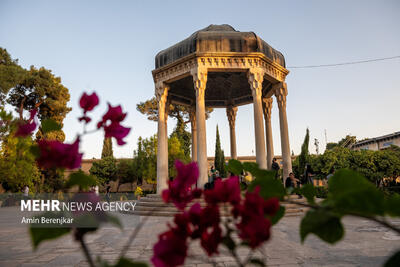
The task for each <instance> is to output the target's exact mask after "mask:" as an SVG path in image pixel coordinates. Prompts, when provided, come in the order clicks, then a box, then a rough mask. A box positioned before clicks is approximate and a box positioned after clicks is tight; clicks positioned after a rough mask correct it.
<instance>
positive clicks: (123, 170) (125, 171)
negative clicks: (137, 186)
mask: <svg viewBox="0 0 400 267" xmlns="http://www.w3.org/2000/svg"><path fill="white" fill-rule="evenodd" d="M116 176H117V181H118V189H119V186H120V184H124V183H133V182H135V181H136V180H137V176H136V175H135V169H134V165H133V160H132V159H121V160H119V162H118V164H117V174H116ZM118 189H117V191H118ZM132 189H133V188H132Z"/></svg>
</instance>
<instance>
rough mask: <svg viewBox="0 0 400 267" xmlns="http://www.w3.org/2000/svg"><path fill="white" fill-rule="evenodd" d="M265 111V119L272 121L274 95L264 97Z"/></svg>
mask: <svg viewBox="0 0 400 267" xmlns="http://www.w3.org/2000/svg"><path fill="white" fill-rule="evenodd" d="M262 101H263V111H264V119H265V120H266V121H271V110H272V102H273V99H272V97H268V98H263V99H262Z"/></svg>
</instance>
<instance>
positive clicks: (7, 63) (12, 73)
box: [0, 47, 26, 105]
mask: <svg viewBox="0 0 400 267" xmlns="http://www.w3.org/2000/svg"><path fill="white" fill-rule="evenodd" d="M24 75H26V70H25V69H24V68H22V67H21V66H20V65H19V64H18V59H12V58H11V55H10V54H9V53H8V52H7V50H6V49H4V48H1V47H0V103H1V104H2V105H4V101H5V98H6V95H7V93H8V92H9V91H10V89H11V88H13V87H15V85H16V84H18V83H19V82H20V81H21V80H22V79H23V78H24Z"/></svg>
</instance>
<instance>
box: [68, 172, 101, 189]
mask: <svg viewBox="0 0 400 267" xmlns="http://www.w3.org/2000/svg"><path fill="white" fill-rule="evenodd" d="M96 184H97V180H96V178H95V177H93V176H91V175H87V174H85V173H84V172H83V171H82V170H78V171H77V172H74V173H72V174H71V175H70V176H69V179H68V181H67V183H66V186H67V187H72V186H74V185H78V186H79V187H80V188H82V189H84V190H85V189H88V188H89V187H91V186H95V185H96Z"/></svg>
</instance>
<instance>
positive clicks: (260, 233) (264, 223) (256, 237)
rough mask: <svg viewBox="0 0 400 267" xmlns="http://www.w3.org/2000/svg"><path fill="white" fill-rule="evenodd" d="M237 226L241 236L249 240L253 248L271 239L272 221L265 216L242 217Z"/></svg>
mask: <svg viewBox="0 0 400 267" xmlns="http://www.w3.org/2000/svg"><path fill="white" fill-rule="evenodd" d="M237 228H238V229H239V237H240V238H241V239H242V240H245V241H247V242H248V243H249V246H250V247H251V248H256V247H258V246H259V245H261V244H262V243H263V242H265V241H267V240H268V239H269V237H270V228H271V222H270V220H268V219H267V218H265V217H264V216H252V217H248V218H245V217H242V221H241V222H240V223H239V224H238V225H237Z"/></svg>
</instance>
